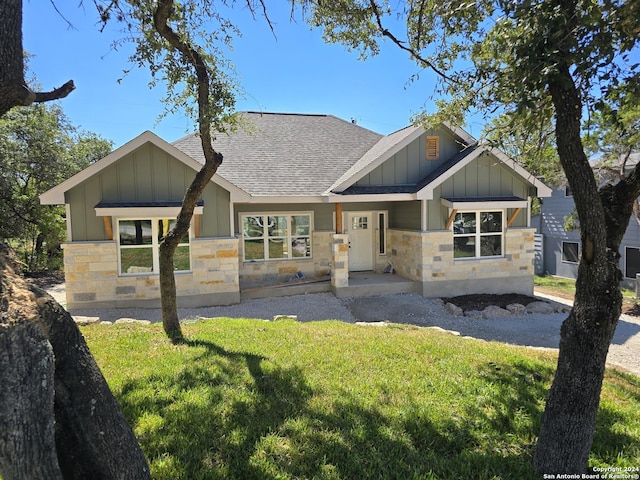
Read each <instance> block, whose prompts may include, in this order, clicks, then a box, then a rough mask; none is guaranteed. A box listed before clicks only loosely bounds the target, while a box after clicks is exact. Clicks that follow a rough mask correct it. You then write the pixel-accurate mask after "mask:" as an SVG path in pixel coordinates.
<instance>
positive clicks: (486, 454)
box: [118, 340, 637, 479]
mask: <svg viewBox="0 0 640 480" xmlns="http://www.w3.org/2000/svg"><path fill="white" fill-rule="evenodd" d="M186 343H187V345H189V346H190V347H194V348H199V349H201V350H202V353H199V354H197V355H195V356H194V357H193V359H192V360H191V361H190V362H189V364H186V365H183V366H182V368H181V369H180V370H179V371H175V372H174V373H172V374H171V375H164V376H163V375H151V376H148V377H146V378H143V379H138V380H135V381H132V382H130V383H128V384H127V385H125V386H124V387H123V389H122V391H121V393H120V394H119V398H118V401H119V403H120V405H121V407H122V408H123V411H124V413H125V415H126V416H127V418H128V419H129V421H130V423H131V424H132V425H134V428H135V431H136V435H137V437H138V439H139V441H140V444H141V445H142V447H143V450H144V452H145V454H146V456H147V458H148V459H149V461H150V463H151V465H152V472H153V475H154V478H155V479H165V478H166V479H169V478H171V479H177V478H183V479H210V478H237V479H253V478H261V479H262V478H265V479H267V478H268V479H271V478H426V479H428V478H443V479H445V478H446V479H448V478H470V479H485V478H487V479H488V478H502V479H510V478H513V479H515V478H518V479H527V478H537V475H535V474H534V472H533V470H532V468H531V455H532V453H533V448H534V442H535V436H536V434H537V432H538V429H539V419H540V417H541V414H542V409H543V408H544V398H545V394H546V388H547V386H548V384H549V383H550V381H551V377H552V375H553V370H552V369H551V368H542V367H541V365H540V364H534V366H531V364H524V363H523V364H515V365H513V364H511V365H509V366H502V367H501V366H500V365H496V364H489V365H487V366H486V367H485V368H483V369H482V370H481V371H480V372H479V375H480V377H481V379H482V382H480V385H482V386H481V387H479V390H478V392H477V393H476V394H475V395H476V397H477V398H471V399H469V398H467V399H466V400H464V403H463V402H462V401H461V404H460V412H459V415H457V416H455V417H454V418H445V419H442V418H440V419H439V415H438V413H437V411H435V412H434V410H437V407H435V408H434V407H433V406H428V405H425V404H423V403H421V402H420V399H416V401H415V402H407V403H408V404H406V405H402V406H399V407H398V408H395V409H393V410H389V409H387V408H386V405H384V404H380V405H375V404H374V405H372V404H371V402H367V401H366V400H363V399H362V398H358V397H357V396H351V395H349V394H345V395H343V396H342V397H340V399H339V400H337V401H333V403H332V404H331V405H330V406H327V405H326V403H323V402H322V401H319V400H318V399H317V398H316V396H315V395H316V394H318V395H321V394H322V392H314V391H313V390H312V388H311V387H310V386H309V384H308V382H307V380H306V379H305V378H304V375H303V372H302V371H301V370H300V369H299V368H297V367H295V366H294V367H289V368H284V367H281V366H277V365H274V364H273V363H271V362H270V361H269V359H268V358H265V357H262V356H258V355H254V354H251V353H243V352H233V351H228V350H225V349H224V348H222V347H220V346H218V345H216V344H214V343H211V342H207V341H201V340H192V341H187V342H186ZM484 385H486V387H485V386H484ZM345 391H347V392H348V389H346V390H345ZM461 395H469V393H468V392H466V393H461ZM389 412H392V413H389ZM434 419H438V420H434ZM612 421H615V419H612ZM605 423H608V420H607V422H605ZM602 427H603V428H605V429H606V428H607V425H602ZM606 438H607V442H610V441H611V440H612V439H615V442H616V443H617V444H618V445H611V444H608V445H607V448H608V449H614V450H615V448H623V446H624V445H625V444H628V442H630V441H634V440H633V439H630V438H629V437H627V436H624V435H621V436H618V437H615V438H614V437H613V436H609V435H608V436H607V437H606ZM636 441H637V440H636Z"/></svg>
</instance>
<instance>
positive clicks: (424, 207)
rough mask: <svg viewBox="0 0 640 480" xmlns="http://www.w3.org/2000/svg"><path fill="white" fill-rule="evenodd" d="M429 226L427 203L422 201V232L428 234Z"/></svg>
mask: <svg viewBox="0 0 640 480" xmlns="http://www.w3.org/2000/svg"><path fill="white" fill-rule="evenodd" d="M428 226H429V209H428V208H427V201H426V200H420V231H422V232H426V231H427V229H428V228H427V227H428Z"/></svg>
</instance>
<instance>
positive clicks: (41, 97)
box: [33, 80, 76, 103]
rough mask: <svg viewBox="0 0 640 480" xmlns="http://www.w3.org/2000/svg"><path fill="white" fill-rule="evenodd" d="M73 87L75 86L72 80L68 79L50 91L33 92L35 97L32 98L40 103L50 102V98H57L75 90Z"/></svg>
mask: <svg viewBox="0 0 640 480" xmlns="http://www.w3.org/2000/svg"><path fill="white" fill-rule="evenodd" d="M75 88H76V86H75V85H74V83H73V80H69V81H68V82H67V83H65V84H64V85H62V86H60V87H58V88H55V89H53V90H51V91H50V92H35V98H34V99H33V101H34V102H35V103H42V102H50V101H51V100H58V99H60V98H64V97H66V96H67V95H69V94H70V93H71V92H73V91H74V90H75Z"/></svg>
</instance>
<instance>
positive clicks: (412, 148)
mask: <svg viewBox="0 0 640 480" xmlns="http://www.w3.org/2000/svg"><path fill="white" fill-rule="evenodd" d="M433 137H435V138H437V139H438V146H439V149H438V150H439V152H438V156H437V158H436V159H433V160H431V159H427V138H429V139H432V138H433ZM464 146H465V145H462V144H461V143H460V140H458V139H457V138H454V137H453V136H452V135H451V134H449V133H448V132H446V131H444V130H442V129H440V130H433V129H429V130H427V131H424V132H423V133H422V134H421V135H420V136H418V137H417V138H415V139H414V140H413V141H411V142H410V143H409V144H408V145H406V146H404V147H403V148H402V149H400V150H399V151H398V152H396V153H394V154H393V155H391V156H390V157H389V158H388V159H386V160H385V161H384V163H382V164H381V165H379V166H377V167H376V168H375V169H374V170H373V171H371V172H370V173H368V174H367V175H365V176H363V177H362V178H361V179H359V180H358V181H357V182H355V184H354V185H356V186H359V187H361V186H373V185H384V186H391V185H416V184H417V183H418V182H419V181H420V180H422V179H423V178H425V177H427V176H428V175H429V174H431V173H432V172H433V171H435V170H436V169H438V168H439V167H441V166H442V165H443V164H444V163H445V162H446V161H447V160H449V159H450V158H452V157H454V156H455V155H457V154H458V153H459V152H460V151H461V150H462V149H463V148H464Z"/></svg>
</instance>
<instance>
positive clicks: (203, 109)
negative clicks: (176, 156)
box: [94, 0, 266, 132]
mask: <svg viewBox="0 0 640 480" xmlns="http://www.w3.org/2000/svg"><path fill="white" fill-rule="evenodd" d="M94 3H96V5H97V7H98V10H99V12H100V14H101V18H102V21H103V22H105V23H106V22H108V21H117V22H119V23H120V24H121V25H122V26H123V34H124V36H123V38H122V39H121V40H118V41H117V42H115V43H114V47H115V48H118V47H119V46H120V45H121V44H122V43H124V42H133V43H134V44H135V52H134V53H133V55H132V56H131V57H130V61H131V63H132V64H134V65H136V66H137V67H140V68H145V69H148V70H149V72H150V74H151V81H150V82H149V86H150V87H155V86H156V85H158V84H159V83H160V84H162V85H164V86H165V87H166V96H165V98H164V100H163V102H164V104H165V107H166V109H165V112H164V114H163V115H171V114H174V113H179V112H183V113H185V114H186V115H187V116H188V117H189V118H191V119H193V120H194V122H197V123H198V126H199V125H200V124H201V123H204V124H208V125H210V126H211V127H212V128H213V129H215V130H216V131H218V132H225V131H227V130H228V129H229V128H234V125H235V118H234V115H233V114H234V110H235V101H236V95H237V94H238V92H240V91H241V89H240V85H239V84H238V82H237V80H236V76H235V70H234V66H233V64H232V62H231V61H230V60H229V59H228V58H227V57H226V55H227V54H228V53H229V52H231V51H232V50H233V47H232V42H233V39H234V38H237V37H240V36H241V32H240V30H239V29H238V28H237V27H236V25H234V23H233V22H232V20H231V18H230V17H231V15H230V13H231V9H232V8H233V7H234V5H236V4H237V3H241V4H244V5H245V6H246V7H247V8H248V9H249V11H250V12H251V13H252V14H255V12H256V10H257V8H258V7H259V6H262V1H259V0H246V1H243V2H237V1H236V0H228V1H227V0H225V1H221V2H214V1H212V0H202V1H199V2H176V3H175V5H174V7H173V9H172V14H171V16H170V19H169V20H170V25H171V28H172V29H173V30H174V32H175V33H176V34H177V35H178V37H179V38H180V40H181V41H182V42H184V43H185V44H186V45H189V46H190V47H191V48H194V49H195V51H197V52H198V54H199V55H200V56H201V58H202V60H203V64H201V67H202V68H205V69H206V70H207V73H208V77H209V98H208V99H204V100H205V101H204V102H202V103H200V104H199V103H198V101H199V95H200V94H201V92H200V91H199V84H198V82H199V78H198V76H197V75H196V72H194V66H193V64H192V63H191V60H192V59H190V58H188V57H186V56H185V55H184V54H183V53H182V52H180V51H179V50H177V49H176V48H174V47H173V46H172V45H171V44H170V43H169V42H168V41H167V40H166V39H164V38H163V37H162V36H161V35H160V33H158V31H157V30H156V28H155V26H154V21H153V20H154V18H153V16H154V12H155V11H156V9H157V7H158V2H157V1H156V0H126V1H121V2H114V1H112V0H96V1H95V2H94ZM264 16H265V17H266V13H265V14H264ZM124 73H125V74H126V73H127V70H125V72H124Z"/></svg>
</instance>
